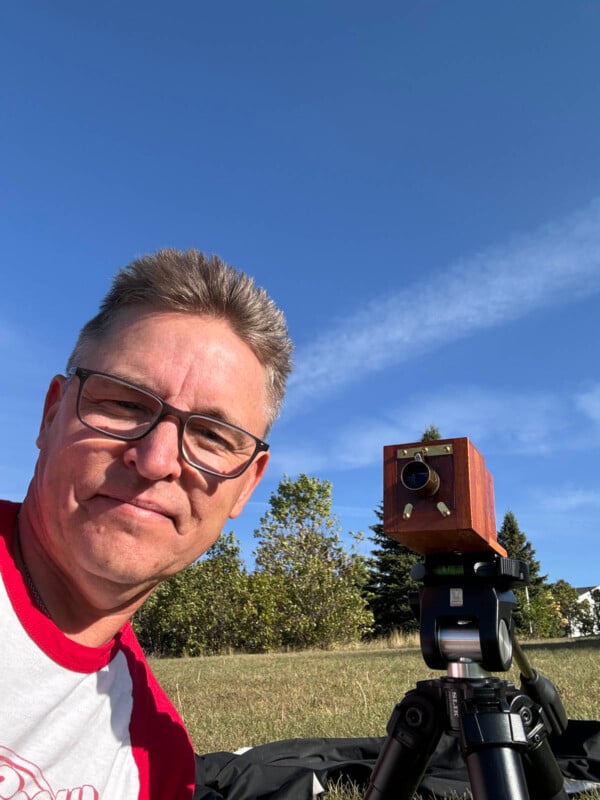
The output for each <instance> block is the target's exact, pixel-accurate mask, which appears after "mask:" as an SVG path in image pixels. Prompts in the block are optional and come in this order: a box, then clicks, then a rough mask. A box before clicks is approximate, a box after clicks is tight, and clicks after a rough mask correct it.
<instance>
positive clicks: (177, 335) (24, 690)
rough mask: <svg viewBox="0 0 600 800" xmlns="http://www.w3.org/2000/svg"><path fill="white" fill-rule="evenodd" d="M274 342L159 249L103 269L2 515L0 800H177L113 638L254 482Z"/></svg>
mask: <svg viewBox="0 0 600 800" xmlns="http://www.w3.org/2000/svg"><path fill="white" fill-rule="evenodd" d="M290 361H291V343H290V340H289V337H288V333H287V329H286V326H285V321H284V318H283V315H282V313H281V312H280V311H279V310H278V309H277V308H276V306H275V305H274V303H273V302H272V301H271V300H270V299H269V298H268V296H267V295H266V293H265V292H264V291H263V290H260V289H258V288H257V287H256V286H255V285H254V283H253V281H252V280H251V279H250V278H249V277H248V276H246V275H244V274H242V273H239V272H237V271H235V270H234V269H233V268H231V267H228V266H227V265H225V264H223V263H222V262H221V261H220V260H219V259H217V258H216V257H211V258H210V259H207V258H206V257H205V256H203V255H202V254H201V253H199V252H197V251H188V252H184V253H182V252H178V251H174V250H164V251H160V252H158V253H156V254H155V255H153V256H148V257H145V258H142V259H139V260H138V261H135V262H133V263H132V264H131V265H130V266H129V267H126V268H125V269H124V270H121V272H119V273H118V274H117V276H116V278H115V280H114V283H113V286H112V288H111V290H110V292H109V293H108V295H107V296H106V298H105V300H104V301H103V303H102V305H101V308H100V312H99V314H98V315H97V316H96V317H94V319H92V320H91V321H90V322H89V323H88V324H87V325H86V326H85V327H84V328H83V329H82V331H81V334H80V336H79V340H78V342H77V344H76V346H75V349H74V351H73V353H72V355H71V357H70V359H69V361H68V365H67V374H66V376H60V375H59V376H56V377H54V378H53V379H52V381H51V383H50V387H49V389H48V393H47V396H46V402H45V405H44V410H43V415H42V422H41V427H40V432H39V436H38V439H37V444H38V447H39V458H38V461H37V464H36V468H35V472H34V476H33V479H32V481H31V484H30V486H29V489H28V492H27V496H26V498H25V500H24V502H23V504H22V505H21V506H18V505H17V504H13V503H6V502H2V503H0V533H1V537H0V568H1V570H2V578H3V580H2V584H1V585H0V630H1V632H2V642H3V647H2V651H3V652H2V656H1V657H0V658H1V661H0V664H1V670H0V684H1V685H2V688H3V696H4V704H3V711H2V718H1V721H0V797H3V798H8V797H11V798H15V800H17V798H18V800H25V798H34V797H35V798H36V800H55V799H56V800H116V799H117V798H118V800H128V799H129V798H143V799H144V800H149V799H150V798H152V800H171V799H172V798H174V799H175V800H179V798H191V797H192V794H193V787H194V753H193V748H192V745H191V742H190V740H189V737H188V735H187V733H186V731H185V728H184V726H183V723H182V721H181V719H180V718H179V716H178V715H177V713H176V711H175V709H174V708H173V707H172V705H171V703H170V702H169V701H168V699H167V698H166V696H165V695H164V693H163V692H162V690H161V689H160V688H159V687H158V685H157V683H156V681H155V679H154V677H153V676H152V674H151V672H150V669H149V667H148V665H147V663H146V661H145V659H144V657H143V655H142V653H141V651H140V648H139V645H138V644H137V641H136V639H135V636H134V634H133V632H132V630H131V628H130V626H129V620H130V619H131V617H132V615H133V614H134V612H135V611H136V610H137V609H138V608H139V607H140V606H141V605H142V603H143V602H144V600H145V599H146V598H147V597H148V595H149V594H150V593H151V592H152V590H153V589H154V587H155V586H156V585H157V584H158V583H159V582H160V581H162V580H164V579H165V578H168V577H169V576H170V575H173V574H175V573H176V572H178V571H179V570H181V569H183V568H184V567H186V566H187V565H188V564H190V563H192V562H193V561H195V560H196V559H197V558H198V557H199V556H200V555H202V553H204V552H205V551H206V550H207V549H208V548H209V547H210V546H211V545H212V544H213V542H214V541H215V540H216V539H217V537H218V536H219V533H220V532H221V530H222V528H223V525H224V524H225V522H226V520H227V519H228V518H230V517H236V516H237V515H238V514H239V513H240V512H241V511H242V509H243V507H244V505H245V504H246V502H247V501H248V499H249V497H250V495H251V494H252V491H253V490H254V488H255V487H256V485H257V484H258V482H259V481H260V479H261V478H262V476H263V474H264V471H265V468H266V466H267V461H268V458H269V453H268V445H267V444H266V443H265V442H264V438H265V437H266V435H267V433H268V431H269V429H270V427H271V425H272V423H273V422H274V420H275V418H276V417H277V415H278V413H279V409H280V406H281V402H282V398H283V393H284V388H285V382H286V379H287V376H288V374H289V371H290Z"/></svg>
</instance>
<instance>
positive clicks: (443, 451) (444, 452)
mask: <svg viewBox="0 0 600 800" xmlns="http://www.w3.org/2000/svg"><path fill="white" fill-rule="evenodd" d="M417 453H421V455H423V456H451V455H452V445H451V444H429V445H426V446H423V445H421V446H420V447H403V448H401V449H400V450H396V458H397V459H398V460H400V459H403V458H414V457H415V456H416V455H417Z"/></svg>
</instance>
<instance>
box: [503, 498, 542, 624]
mask: <svg viewBox="0 0 600 800" xmlns="http://www.w3.org/2000/svg"><path fill="white" fill-rule="evenodd" d="M498 542H499V543H500V544H501V545H502V546H503V547H504V548H505V550H506V552H507V553H508V556H509V558H517V559H519V560H520V561H525V562H526V563H527V564H528V566H529V584H528V586H526V587H525V588H524V589H516V590H515V595H516V598H517V602H518V607H517V609H516V610H515V612H514V614H513V617H514V620H515V626H516V629H517V631H518V632H519V633H522V634H525V635H526V636H541V635H544V630H545V629H546V627H547V626H546V624H545V622H543V620H542V619H541V616H543V612H544V613H545V609H544V603H545V601H544V599H543V595H544V591H545V584H546V576H545V575H540V562H539V561H538V560H537V559H536V558H535V550H534V548H533V545H532V544H531V542H530V541H529V540H528V539H527V536H526V535H525V534H524V533H523V531H522V530H521V529H520V528H519V523H518V522H517V519H516V517H515V515H514V514H513V512H512V511H507V512H506V514H505V515H504V520H503V522H502V527H501V528H500V530H499V531H498ZM540 593H541V594H542V596H541V597H539V598H537V599H536V597H537V595H540ZM538 617H539V619H538ZM538 623H539V624H538Z"/></svg>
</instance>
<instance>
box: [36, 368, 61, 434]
mask: <svg viewBox="0 0 600 800" xmlns="http://www.w3.org/2000/svg"><path fill="white" fill-rule="evenodd" d="M66 381H67V379H66V378H65V376H64V375H55V376H54V377H53V378H52V380H51V381H50V386H49V387H48V391H47V392H46V399H45V400H44V411H43V413H42V421H41V424H40V430H39V433H38V436H37V439H36V440H35V443H36V444H37V446H38V447H39V448H40V449H41V448H42V447H43V446H44V443H45V441H46V434H47V432H48V429H49V428H50V425H51V424H52V420H53V419H54V417H55V416H56V413H57V411H58V408H59V406H60V401H61V400H62V396H63V394H64V389H65V383H66Z"/></svg>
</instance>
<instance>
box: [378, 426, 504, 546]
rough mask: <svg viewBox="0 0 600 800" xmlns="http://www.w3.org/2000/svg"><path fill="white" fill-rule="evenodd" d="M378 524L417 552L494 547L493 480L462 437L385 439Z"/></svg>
mask: <svg viewBox="0 0 600 800" xmlns="http://www.w3.org/2000/svg"><path fill="white" fill-rule="evenodd" d="M383 455H384V470H383V477H384V493H383V530H384V532H385V533H386V534H387V535H388V536H390V537H391V538H392V539H395V540H396V541H398V542H400V543H401V544H403V545H406V546H407V547H409V548H410V549H411V550H414V551H415V552H416V553H420V554H422V555H430V554H433V553H477V552H489V551H490V550H491V551H494V552H496V553H498V554H499V555H501V556H505V555H506V551H505V550H504V548H503V547H502V546H501V545H500V544H498V540H497V533H496V514H495V508H494V484H493V479H492V476H491V474H490V473H489V472H488V470H487V469H486V466H485V461H484V459H483V456H482V455H481V453H480V452H479V451H478V450H477V448H476V447H474V446H473V445H472V444H471V442H470V441H469V440H468V439H467V438H462V439H439V440H436V441H432V442H414V443H412V444H394V445H386V446H385V447H384V449H383Z"/></svg>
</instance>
